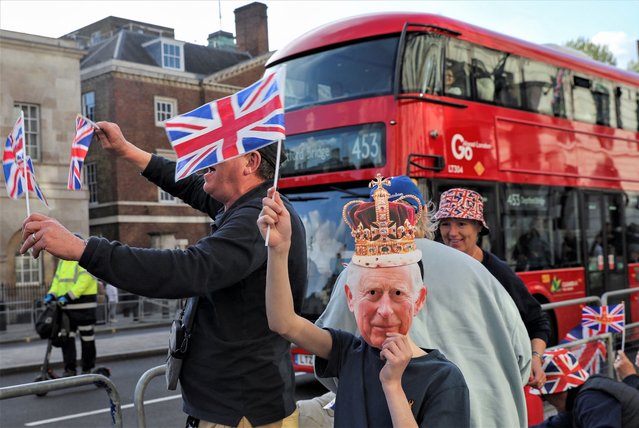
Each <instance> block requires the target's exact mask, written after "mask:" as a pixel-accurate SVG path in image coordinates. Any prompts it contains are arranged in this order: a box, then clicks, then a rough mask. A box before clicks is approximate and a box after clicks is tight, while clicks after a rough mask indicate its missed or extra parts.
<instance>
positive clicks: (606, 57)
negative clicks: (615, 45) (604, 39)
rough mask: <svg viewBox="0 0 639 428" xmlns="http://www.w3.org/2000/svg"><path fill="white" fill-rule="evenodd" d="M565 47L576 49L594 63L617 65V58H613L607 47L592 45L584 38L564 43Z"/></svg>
mask: <svg viewBox="0 0 639 428" xmlns="http://www.w3.org/2000/svg"><path fill="white" fill-rule="evenodd" d="M565 46H568V47H569V48H573V49H577V50H579V51H581V52H583V53H585V54H586V55H588V56H589V57H591V58H592V59H594V60H596V61H600V62H605V63H606V64H610V65H615V66H616V65H617V58H615V56H614V55H613V53H612V52H610V49H608V47H607V46H604V45H598V44H596V43H593V42H591V41H590V40H588V39H586V38H585V37H579V38H577V39H576V40H569V41H567V42H566V43H565Z"/></svg>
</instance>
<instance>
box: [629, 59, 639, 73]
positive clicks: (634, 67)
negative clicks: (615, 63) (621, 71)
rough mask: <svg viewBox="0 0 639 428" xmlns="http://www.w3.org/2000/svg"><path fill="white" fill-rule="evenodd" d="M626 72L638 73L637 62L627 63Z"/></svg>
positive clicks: (638, 62)
mask: <svg viewBox="0 0 639 428" xmlns="http://www.w3.org/2000/svg"><path fill="white" fill-rule="evenodd" d="M628 70H629V71H634V72H635V73H639V61H630V62H629V63H628Z"/></svg>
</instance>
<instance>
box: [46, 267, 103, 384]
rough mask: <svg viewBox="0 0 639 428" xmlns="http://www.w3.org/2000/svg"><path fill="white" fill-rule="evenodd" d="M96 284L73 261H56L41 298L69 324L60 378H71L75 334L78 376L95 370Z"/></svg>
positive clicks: (95, 281) (74, 371) (89, 275)
mask: <svg viewBox="0 0 639 428" xmlns="http://www.w3.org/2000/svg"><path fill="white" fill-rule="evenodd" d="M97 293H98V280H97V279H96V278H95V277H94V276H93V275H91V274H90V273H89V272H87V271H86V269H84V268H82V267H80V265H79V264H78V262H77V261H67V260H60V261H59V262H58V268H57V269H56V272H55V277H54V278H53V282H51V288H49V292H48V293H47V295H46V296H45V297H44V303H45V304H47V303H49V302H51V301H53V300H56V299H57V301H58V303H59V304H60V306H62V308H63V310H64V311H65V313H66V314H67V315H68V316H69V321H70V336H69V337H70V340H67V342H66V343H64V344H63V345H62V358H63V359H64V374H63V376H65V377H66V376H75V375H76V374H77V372H76V362H77V355H76V347H75V337H76V332H78V331H79V332H80V343H81V348H82V373H90V372H91V370H92V369H93V368H94V367H95V356H96V351H95V333H94V327H95V322H96V309H97V306H98V305H97Z"/></svg>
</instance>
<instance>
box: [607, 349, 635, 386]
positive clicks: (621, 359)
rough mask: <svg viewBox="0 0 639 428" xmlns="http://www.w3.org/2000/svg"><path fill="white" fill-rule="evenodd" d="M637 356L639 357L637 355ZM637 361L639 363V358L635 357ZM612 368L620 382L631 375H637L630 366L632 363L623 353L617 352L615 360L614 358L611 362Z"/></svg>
mask: <svg viewBox="0 0 639 428" xmlns="http://www.w3.org/2000/svg"><path fill="white" fill-rule="evenodd" d="M637 355H639V353H637ZM637 360H638V361H639V357H637ZM613 367H614V368H615V373H617V376H618V377H619V379H620V380H624V379H625V378H626V377H628V376H630V375H632V374H637V369H636V368H635V366H633V365H632V362H631V361H630V359H629V358H628V357H627V356H626V353H625V352H623V351H617V358H615V361H614V362H613Z"/></svg>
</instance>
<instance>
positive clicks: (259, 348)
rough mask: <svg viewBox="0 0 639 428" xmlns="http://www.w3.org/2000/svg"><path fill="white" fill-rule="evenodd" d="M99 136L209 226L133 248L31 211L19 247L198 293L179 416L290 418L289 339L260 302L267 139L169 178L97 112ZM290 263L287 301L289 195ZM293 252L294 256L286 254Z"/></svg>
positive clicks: (300, 234)
mask: <svg viewBox="0 0 639 428" xmlns="http://www.w3.org/2000/svg"><path fill="white" fill-rule="evenodd" d="M98 126H99V128H100V129H99V130H97V131H96V134H97V136H98V138H99V139H100V142H101V144H102V147H103V148H104V149H105V150H109V151H111V152H113V153H115V154H116V155H117V156H119V157H121V158H122V159H124V160H126V161H129V162H130V163H131V164H132V165H133V166H134V167H137V168H138V169H139V170H141V171H142V175H143V176H144V177H146V178H147V179H148V180H149V181H151V182H152V183H154V184H155V185H157V186H159V187H161V188H162V189H163V190H164V191H166V192H168V193H170V194H171V195H173V196H174V197H176V198H180V199H181V200H182V201H184V202H185V203H187V204H189V205H191V206H192V207H193V208H195V209H198V210H200V211H202V212H204V213H205V214H207V215H209V216H210V217H211V218H212V219H213V220H214V222H213V225H212V228H211V229H212V230H211V233H210V234H209V235H207V236H204V237H203V238H201V239H200V240H199V241H198V242H197V243H195V244H193V245H191V246H190V247H188V248H186V249H185V250H182V249H171V250H169V249H149V248H133V247H130V246H127V245H123V244H121V243H119V242H117V241H111V242H110V241H109V240H107V239H105V238H99V237H91V238H89V239H87V240H86V241H85V240H82V239H80V238H78V237H75V236H74V235H73V234H71V233H70V232H69V231H68V230H67V229H65V228H64V227H63V226H62V225H61V224H60V223H59V222H58V221H56V220H55V219H53V218H49V217H46V216H43V215H41V214H32V215H31V216H29V217H28V218H27V219H26V220H25V221H24V223H23V239H24V240H25V242H24V244H23V246H22V248H21V250H20V251H21V252H22V254H24V253H26V252H27V251H29V249H32V250H33V256H34V257H38V255H39V253H40V252H41V251H47V252H49V253H51V254H53V255H55V256H57V257H60V258H63V259H67V260H79V261H80V265H81V266H83V267H84V268H86V269H87V270H88V271H89V272H91V273H93V274H94V275H96V276H97V277H99V278H102V279H103V280H104V281H106V282H108V283H110V284H113V285H114V286H116V287H118V288H121V289H123V290H126V291H129V292H131V293H135V294H139V295H143V296H148V297H154V298H164V299H179V298H189V297H198V300H197V302H198V303H197V307H196V309H195V315H194V316H195V318H194V321H193V326H192V329H191V330H192V331H191V336H190V340H189V348H188V351H187V355H186V356H185V358H184V359H183V364H182V369H181V372H180V378H179V379H180V386H181V389H182V399H183V402H184V404H183V410H184V412H185V413H186V414H187V422H186V426H188V427H198V426H199V427H200V428H204V427H211V426H213V425H215V424H218V425H228V426H237V425H239V424H240V423H243V424H246V423H250V424H251V425H253V426H260V425H269V424H276V426H278V427H288V426H297V411H296V407H295V398H294V390H295V376H294V372H293V365H292V361H291V354H290V345H291V344H290V343H289V342H288V341H287V340H286V339H284V338H282V337H281V336H279V335H278V334H276V333H273V332H272V331H270V330H269V328H268V322H267V319H266V312H265V305H264V287H265V277H266V257H267V248H266V247H265V245H264V240H263V239H262V237H261V236H260V232H259V230H258V228H257V227H256V226H255V223H256V221H257V217H258V214H259V213H260V210H261V209H262V198H263V197H264V196H266V191H267V189H268V188H269V187H270V186H272V179H273V176H274V169H275V162H276V147H275V145H273V144H272V145H269V146H266V147H264V148H262V149H259V150H257V151H251V152H247V153H242V154H240V155H238V156H237V157H234V158H231V159H228V160H226V161H224V162H222V163H219V164H216V165H215V166H212V167H209V168H207V169H206V171H204V174H202V175H196V174H193V175H190V176H188V177H186V178H184V179H182V180H180V181H177V182H176V181H175V163H174V162H170V161H168V160H166V159H164V158H162V157H159V156H156V155H152V154H151V153H148V152H146V151H144V150H142V149H140V148H139V147H137V146H135V145H134V144H133V143H131V142H129V141H127V140H126V139H125V138H124V136H123V134H122V132H121V131H120V128H119V126H118V125H117V124H114V123H109V122H99V123H98ZM284 204H285V205H286V206H287V209H288V210H289V211H290V212H291V221H292V238H291V239H292V244H291V255H292V256H291V258H290V259H289V270H290V274H291V287H292V294H293V301H294V305H295V310H296V311H298V312H299V311H300V309H301V304H302V300H303V297H304V293H305V289H306V267H307V261H306V237H305V232H304V226H303V224H302V222H301V220H300V218H299V216H298V215H297V214H296V213H295V210H294V209H293V207H292V206H291V205H290V203H289V202H288V201H287V200H285V201H284ZM293 255H294V256H293Z"/></svg>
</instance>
